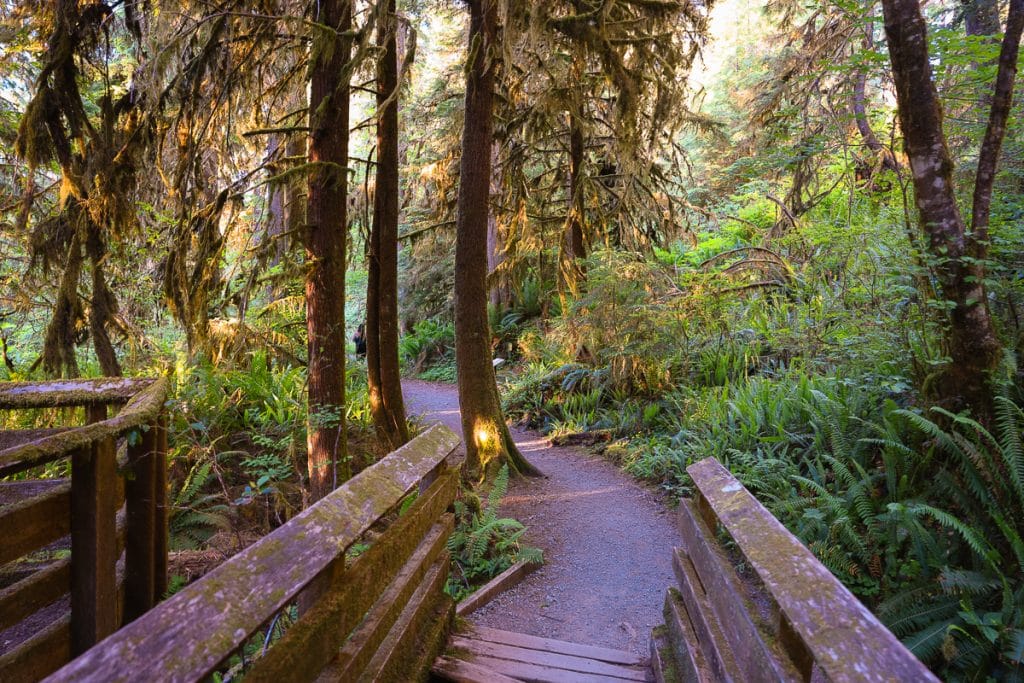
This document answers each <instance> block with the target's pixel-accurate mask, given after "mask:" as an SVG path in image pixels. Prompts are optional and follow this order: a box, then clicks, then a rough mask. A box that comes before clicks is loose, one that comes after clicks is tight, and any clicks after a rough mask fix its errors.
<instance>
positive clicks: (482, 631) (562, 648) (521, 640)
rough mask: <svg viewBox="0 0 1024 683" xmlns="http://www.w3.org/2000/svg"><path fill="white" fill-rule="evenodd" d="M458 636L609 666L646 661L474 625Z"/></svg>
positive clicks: (620, 652) (632, 655)
mask: <svg viewBox="0 0 1024 683" xmlns="http://www.w3.org/2000/svg"><path fill="white" fill-rule="evenodd" d="M459 635H460V636H462V637H464V638H472V639H474V640H485V641H488V642H491V643H503V644H505V645H512V646H514V647H521V648H526V649H529V650H541V651H542V652H555V653H559V654H566V655H573V656H574V657H586V658H587V659H596V660H598V661H601V662H608V663H610V664H626V665H640V666H643V665H644V664H646V663H647V660H646V659H644V657H643V656H641V655H638V654H635V653H633V652H626V651H624V650H613V649H611V648H606V647H597V646H595V645H581V644H579V643H570V642H567V641H564V640H553V639H551V638H541V637H540V636H530V635H527V634H525V633H515V632H513V631H502V630H501V629H496V628H488V627H486V626H478V625H476V624H469V625H467V626H466V628H464V629H461V630H460V631H459Z"/></svg>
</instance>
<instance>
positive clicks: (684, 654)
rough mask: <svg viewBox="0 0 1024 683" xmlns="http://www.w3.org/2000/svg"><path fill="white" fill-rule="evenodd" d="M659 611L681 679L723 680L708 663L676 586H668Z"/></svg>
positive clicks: (689, 681) (688, 682) (695, 681)
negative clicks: (663, 604) (662, 606)
mask: <svg viewBox="0 0 1024 683" xmlns="http://www.w3.org/2000/svg"><path fill="white" fill-rule="evenodd" d="M662 613H663V615H664V617H665V628H666V631H667V636H668V642H669V645H670V646H671V648H672V654H673V655H674V660H675V664H676V666H677V667H678V669H679V678H680V680H682V681H686V682H687V683H698V682H699V683H703V682H704V681H718V680H723V679H721V678H716V677H715V675H714V671H713V670H712V668H711V667H710V666H709V665H708V661H707V657H706V656H705V655H704V650H703V648H702V647H701V643H700V641H699V640H698V639H697V631H696V629H694V627H693V622H692V621H690V615H689V614H687V613H686V608H685V607H684V606H683V599H682V597H680V595H679V591H677V590H676V589H675V588H669V589H668V592H667V593H666V594H665V608H664V610H663V612H662ZM739 680H742V679H739ZM737 683H738V682H737Z"/></svg>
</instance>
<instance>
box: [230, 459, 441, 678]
mask: <svg viewBox="0 0 1024 683" xmlns="http://www.w3.org/2000/svg"><path fill="white" fill-rule="evenodd" d="M458 476H459V473H458V471H457V470H452V471H450V472H448V473H447V474H445V475H443V476H442V477H441V479H440V480H438V481H435V483H434V484H433V485H432V486H431V487H430V489H429V490H428V491H427V492H426V493H425V494H423V495H421V496H419V498H417V500H416V502H415V503H413V505H412V507H411V508H409V510H408V511H407V512H406V514H404V515H402V516H401V517H399V518H398V519H397V520H396V521H395V522H394V523H393V524H392V526H391V528H389V529H388V531H387V533H385V534H384V535H383V536H381V537H380V538H378V539H377V541H376V543H374V544H373V545H372V546H371V547H370V548H369V550H367V551H366V552H364V553H363V554H362V555H360V556H359V557H358V558H356V559H355V560H354V561H353V562H352V564H351V566H349V567H346V568H345V570H344V572H343V573H342V575H341V577H340V586H339V587H337V588H335V589H334V590H333V591H330V592H328V594H327V595H325V596H324V597H323V599H321V600H320V601H319V602H317V603H316V604H315V605H314V606H313V607H312V609H310V610H309V611H308V612H306V613H305V614H303V615H302V618H301V619H300V620H299V622H298V623H297V624H295V625H293V626H292V627H291V628H290V629H288V631H287V632H286V633H285V635H284V637H283V638H281V640H280V641H279V642H278V643H277V644H276V645H275V646H274V647H272V648H271V649H270V651H269V652H268V653H267V654H266V655H265V656H264V657H262V658H261V659H259V660H258V661H257V662H256V663H255V664H254V665H253V668H252V669H251V670H250V671H249V672H248V673H247V674H246V679H247V680H249V681H266V682H267V683H278V682H279V681H281V680H285V679H287V680H292V681H309V680H314V679H315V678H316V677H317V676H318V675H319V674H320V672H321V671H322V670H323V668H324V667H325V666H327V664H328V663H329V662H330V661H331V660H332V659H333V658H334V657H335V655H337V653H338V651H339V650H340V649H341V646H342V645H343V644H344V643H345V639H346V638H348V636H349V634H350V633H351V632H352V630H353V629H354V628H355V627H356V626H357V625H358V624H359V622H360V621H361V620H362V619H363V616H364V615H365V614H366V612H367V610H369V609H370V608H371V607H372V606H373V604H374V603H375V602H377V600H378V599H379V598H380V595H381V593H383V591H384V590H385V588H386V587H387V586H388V584H389V583H390V582H391V581H392V580H393V579H394V577H395V575H396V574H397V573H398V571H399V570H400V569H401V568H402V566H403V564H405V562H406V559H407V558H408V557H409V555H411V554H412V552H413V551H414V550H415V548H416V544H418V543H419V542H420V539H422V538H423V536H424V535H425V534H426V533H427V531H428V530H429V529H430V528H431V527H432V526H434V524H435V523H436V521H437V519H438V518H439V517H440V516H441V515H442V513H444V511H445V510H446V509H448V507H449V506H450V505H451V504H452V501H453V500H454V499H455V493H456V491H457V489H458V484H459V482H458Z"/></svg>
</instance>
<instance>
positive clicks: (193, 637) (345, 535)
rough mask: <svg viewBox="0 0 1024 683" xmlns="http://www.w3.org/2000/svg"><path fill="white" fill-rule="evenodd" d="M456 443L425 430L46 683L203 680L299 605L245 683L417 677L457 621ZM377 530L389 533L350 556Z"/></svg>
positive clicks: (442, 430)
mask: <svg viewBox="0 0 1024 683" xmlns="http://www.w3.org/2000/svg"><path fill="white" fill-rule="evenodd" d="M458 443H459V440H458V438H457V437H456V436H455V435H454V434H453V433H452V432H451V431H450V430H448V429H447V428H446V427H443V426H441V425H437V426H435V427H432V428H431V429H429V430H428V431H426V432H425V433H423V434H421V435H420V436H418V437H417V438H416V439H414V440H413V441H411V442H410V443H408V444H407V445H405V446H403V447H402V448H400V449H398V450H397V451H395V452H393V453H391V454H390V455H388V456H387V457H386V458H384V459H383V460H381V461H380V462H378V463H376V464H375V465H373V466H372V467H370V468H368V469H366V470H364V471H363V472H361V473H360V474H359V475H357V476H356V477H354V478H353V479H351V480H350V481H348V482H347V483H345V484H344V485H343V486H342V487H340V488H339V489H337V490H335V491H334V492H332V493H330V494H329V495H328V496H326V497H325V498H323V499H322V500H320V501H319V502H317V503H316V504H315V505H313V506H312V507H310V508H308V509H307V510H305V511H303V512H302V513H300V514H299V515H297V516H296V517H294V518H292V519H291V520H290V521H288V523H286V524H285V525H284V526H282V527H280V528H278V529H277V530H275V531H274V532H272V533H271V534H269V535H268V536H266V537H264V538H263V539H261V540H260V541H258V542H257V543H255V544H254V545H252V546H250V547H249V548H247V549H246V550H243V551H242V552H241V553H239V554H238V555H236V556H234V557H233V558H231V559H230V560H228V561H227V562H225V563H224V564H223V565H221V566H220V567H218V568H217V569H215V570H213V571H212V572H210V573H209V574H207V575H206V576H204V577H203V578H202V579H200V580H199V581H197V582H196V583H194V584H191V585H190V586H188V587H186V588H184V589H183V590H182V591H180V592H179V593H177V594H175V595H174V596H172V597H171V598H169V599H167V600H166V601H164V602H163V603H162V604H160V605H159V606H157V607H156V608H155V609H153V610H150V611H149V612H147V613H146V614H144V615H143V616H142V617H140V618H139V619H136V620H135V621H134V622H133V623H131V624H129V625H128V626H126V627H125V628H123V629H121V630H120V631H118V632H117V633H115V634H114V635H113V636H110V637H109V638H107V639H106V640H104V641H103V642H102V643H100V644H99V645H97V646H96V647H94V648H92V649H91V650H89V651H88V652H86V653H85V654H83V655H82V656H80V657H78V658H77V659H75V660H74V661H72V662H71V663H70V664H68V665H67V666H65V667H64V668H62V669H61V670H60V671H57V672H56V673H55V674H54V675H53V676H52V678H51V679H50V680H53V681H58V680H60V681H64V680H74V681H103V682H104V683H106V682H110V681H197V680H202V679H204V678H205V677H207V676H208V675H210V674H211V673H212V672H214V671H216V670H217V669H218V667H220V666H222V665H223V663H224V662H225V661H226V660H227V659H228V658H230V657H231V656H232V655H233V654H234V653H236V652H238V651H239V649H240V648H242V647H243V646H244V644H245V643H246V642H247V641H249V639H250V637H251V636H252V634H254V633H255V632H256V631H257V630H259V629H260V628H261V627H262V626H265V625H267V624H269V623H271V622H272V621H273V620H274V619H275V618H276V617H277V615H279V614H281V613H282V611H284V610H289V609H292V608H293V607H294V606H296V605H297V606H298V611H299V613H300V616H299V619H298V620H297V621H296V623H295V624H293V625H292V626H291V628H289V629H288V630H287V631H286V632H285V634H284V636H283V637H282V638H281V639H280V640H279V641H278V642H277V643H276V644H273V645H272V646H271V647H270V648H269V650H267V651H266V654H265V655H264V656H262V657H260V658H259V659H257V660H256V661H255V663H254V664H253V666H252V668H250V669H249V670H248V671H247V672H246V680H247V681H272V682H274V683H280V682H281V681H289V682H291V681H308V680H314V679H316V678H317V677H319V676H324V677H325V678H328V679H330V680H344V681H350V680H351V681H354V680H401V681H406V680H415V679H416V678H417V677H422V676H425V675H426V672H427V671H429V668H430V665H431V664H432V662H433V658H434V656H435V655H436V654H437V653H438V651H439V650H440V649H441V647H442V646H443V642H444V639H445V637H446V635H447V631H448V628H449V626H450V623H451V619H452V615H453V607H452V603H451V600H450V599H449V598H448V596H447V595H446V594H445V593H444V592H443V590H442V589H443V588H444V583H445V580H446V578H447V575H448V555H447V552H446V548H445V545H446V541H447V539H448V536H449V535H450V533H451V531H452V526H453V519H452V515H451V514H450V513H449V512H448V509H449V507H450V506H451V504H452V502H453V501H454V499H455V495H456V492H457V490H458V469H457V468H454V467H449V466H448V464H447V461H446V459H447V458H448V456H449V455H450V454H451V453H452V451H453V450H454V449H455V447H456V446H457V445H458ZM417 491H418V494H417V495H416V499H415V502H412V503H411V505H410V504H408V502H407V501H409V494H410V493H412V492H417ZM406 505H408V507H407V509H405V510H404V511H403V510H401V508H402V507H405V506H406ZM375 523H380V524H383V525H386V528H385V529H384V530H383V531H382V532H381V533H380V535H378V536H376V537H374V538H373V539H372V543H371V544H370V545H369V547H368V549H365V550H364V552H362V553H361V554H359V555H358V556H357V557H356V556H354V555H355V553H354V552H353V550H354V548H353V546H354V544H356V543H357V542H358V541H360V539H364V537H365V534H366V532H367V531H368V530H370V529H371V526H373V525H374V524H375Z"/></svg>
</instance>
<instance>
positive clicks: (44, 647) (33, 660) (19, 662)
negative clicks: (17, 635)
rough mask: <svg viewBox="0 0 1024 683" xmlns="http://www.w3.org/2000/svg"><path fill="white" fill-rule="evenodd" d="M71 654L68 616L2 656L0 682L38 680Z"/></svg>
mask: <svg viewBox="0 0 1024 683" xmlns="http://www.w3.org/2000/svg"><path fill="white" fill-rule="evenodd" d="M70 657H71V616H70V615H67V614H66V615H64V616H63V617H61V618H60V619H58V620H57V621H55V622H53V623H52V624H50V625H49V626H47V627H46V628H44V629H43V630H42V631H40V632H39V633H37V634H35V635H34V636H32V637H31V638H29V639H28V640H26V641H25V642H23V643H21V644H20V645H18V647H16V648H15V649H14V650H12V651H10V652H8V653H6V654H4V655H3V656H2V657H0V681H4V683H35V681H38V680H39V679H41V678H42V677H43V676H46V675H48V674H50V673H52V672H53V671H54V670H55V669H57V668H58V667H59V666H60V665H61V664H63V663H64V662H66V661H68V658H70Z"/></svg>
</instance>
